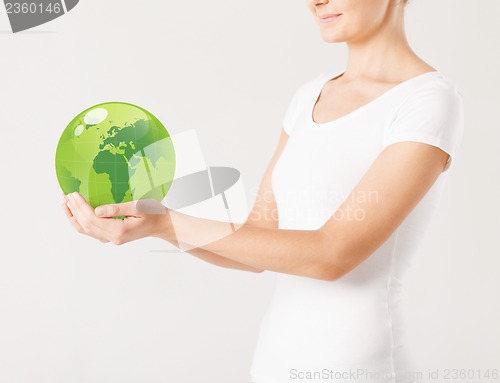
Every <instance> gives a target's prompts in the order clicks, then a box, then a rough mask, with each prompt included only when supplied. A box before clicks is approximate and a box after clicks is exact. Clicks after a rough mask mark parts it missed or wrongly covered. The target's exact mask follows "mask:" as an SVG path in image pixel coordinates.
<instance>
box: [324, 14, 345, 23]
mask: <svg viewBox="0 0 500 383" xmlns="http://www.w3.org/2000/svg"><path fill="white" fill-rule="evenodd" d="M341 15H342V13H339V14H335V15H324V16H320V18H319V22H320V23H322V24H326V23H331V22H332V21H335V20H337V19H338V18H339V16H341Z"/></svg>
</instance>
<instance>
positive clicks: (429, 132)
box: [384, 81, 464, 172]
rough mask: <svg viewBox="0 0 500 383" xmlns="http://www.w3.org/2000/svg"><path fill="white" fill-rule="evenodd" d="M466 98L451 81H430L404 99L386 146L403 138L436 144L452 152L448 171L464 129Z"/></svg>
mask: <svg viewBox="0 0 500 383" xmlns="http://www.w3.org/2000/svg"><path fill="white" fill-rule="evenodd" d="M463 114H464V112H463V98H462V95H461V94H460V92H458V90H457V89H456V88H455V86H454V85H453V84H451V83H449V82H447V81H443V82H435V83H430V84H427V85H425V86H423V87H422V88H420V89H419V90H418V91H416V92H414V93H413V94H411V95H410V96H409V97H408V98H407V99H406V100H404V101H403V103H402V105H401V107H400V108H399V110H398V113H397V115H396V118H395V120H394V121H393V122H392V124H390V126H389V128H388V130H387V131H386V133H385V137H384V147H386V146H388V145H390V144H393V143H395V142H400V141H417V142H423V143H426V144H430V145H433V146H436V147H438V148H440V149H442V150H444V151H445V152H446V153H448V154H449V157H448V162H447V163H446V165H445V167H444V169H443V172H445V171H447V170H448V169H449V168H450V166H451V164H452V163H453V159H454V158H455V154H456V152H457V149H458V148H459V147H460V145H461V142H462V137H463V131H464V117H463Z"/></svg>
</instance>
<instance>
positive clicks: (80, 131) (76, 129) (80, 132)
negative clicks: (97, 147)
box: [75, 125, 83, 136]
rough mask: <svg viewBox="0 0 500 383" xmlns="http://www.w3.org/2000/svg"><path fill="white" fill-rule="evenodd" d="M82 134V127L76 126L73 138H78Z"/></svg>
mask: <svg viewBox="0 0 500 383" xmlns="http://www.w3.org/2000/svg"><path fill="white" fill-rule="evenodd" d="M82 132H83V125H78V126H77V127H76V128H75V136H79V135H80V134H82Z"/></svg>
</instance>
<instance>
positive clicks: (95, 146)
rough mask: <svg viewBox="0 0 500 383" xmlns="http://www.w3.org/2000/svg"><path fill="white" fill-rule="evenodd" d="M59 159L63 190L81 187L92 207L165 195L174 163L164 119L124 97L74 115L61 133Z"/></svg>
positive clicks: (170, 180) (160, 197)
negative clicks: (119, 100)
mask: <svg viewBox="0 0 500 383" xmlns="http://www.w3.org/2000/svg"><path fill="white" fill-rule="evenodd" d="M55 163H56V174H57V179H58V181H59V185H60V186H61V189H62V191H63V193H64V194H68V193H72V192H75V191H77V192H79V193H80V194H81V195H82V196H83V197H84V198H85V199H86V200H87V201H88V202H89V204H90V205H91V206H92V207H94V208H95V207H97V206H99V205H104V204H109V203H122V202H128V201H133V200H141V199H156V200H158V201H161V200H162V199H163V198H164V197H165V196H166V194H167V193H168V190H169V188H170V186H171V184H172V180H173V178H174V173H175V164H176V163H175V151H174V147H173V144H172V140H171V138H170V135H169V133H168V131H167V129H166V128H165V127H164V126H163V124H162V123H161V122H160V121H159V120H158V119H157V118H156V117H155V116H154V115H152V114H151V113H150V112H148V111H147V110H145V109H143V108H141V107H138V106H136V105H132V104H128V103H123V102H108V103H103V104H99V105H95V106H93V107H91V108H88V109H87V110H85V111H83V112H82V113H80V114H79V115H78V116H76V117H75V118H74V119H73V120H72V121H71V122H70V123H69V124H68V126H67V127H66V129H65V130H64V131H63V133H62V135H61V138H60V140H59V144H58V146H57V151H56V160H55Z"/></svg>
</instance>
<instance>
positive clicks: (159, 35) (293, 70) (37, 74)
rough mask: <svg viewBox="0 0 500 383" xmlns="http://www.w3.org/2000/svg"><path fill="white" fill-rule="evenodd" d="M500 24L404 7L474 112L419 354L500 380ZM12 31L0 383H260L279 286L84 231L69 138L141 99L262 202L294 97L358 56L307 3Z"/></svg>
mask: <svg viewBox="0 0 500 383" xmlns="http://www.w3.org/2000/svg"><path fill="white" fill-rule="evenodd" d="M499 14H500V3H499V2H498V1H497V0H481V1H477V2H470V1H462V0H461V1H457V0H440V1H435V0H412V3H411V4H410V5H409V6H408V8H407V32H408V37H409V40H410V42H411V44H412V47H413V48H414V50H415V51H416V52H417V53H418V54H419V55H420V56H421V57H422V58H423V59H424V60H426V61H427V62H429V63H430V64H431V65H433V66H434V67H436V68H438V69H439V70H440V71H441V72H443V73H444V74H445V75H446V76H447V77H448V78H450V79H451V80H452V81H454V82H455V83H456V85H457V87H458V88H459V90H460V92H461V93H462V95H463V96H464V100H465V107H466V130H465V135H464V141H463V145H462V148H461V150H460V151H459V152H458V153H457V157H456V158H455V161H456V162H455V167H454V169H453V170H451V172H452V173H451V174H450V175H449V178H448V183H447V187H446V190H445V192H444V195H443V200H442V204H441V207H440V208H439V210H438V212H437V213H436V215H435V218H434V220H433V222H432V224H431V227H430V228H429V231H428V235H427V237H426V240H425V243H423V244H422V247H421V250H420V252H419V254H418V256H417V257H416V259H415V262H414V265H413V269H412V270H411V272H410V273H409V275H408V277H407V280H406V289H405V293H404V294H405V296H404V298H405V310H406V316H407V325H408V333H409V336H410V339H409V340H410V341H411V344H412V347H413V350H414V354H415V356H416V358H417V359H418V360H419V361H420V363H421V364H422V365H423V366H425V367H426V368H439V369H441V371H444V369H445V368H459V369H460V368H474V369H479V368H481V369H483V371H484V369H486V368H500V364H499V363H500V362H499V361H500V329H499V327H498V323H500V305H499V299H498V295H499V291H500V282H499V281H500V278H498V272H499V269H500V260H499V255H500V246H499V242H498V239H499V235H500V219H499V216H500V203H499V201H498V199H499V196H500V148H499V143H500V133H499V126H500V118H499V114H498V107H499V101H500V99H499V96H498V89H500V76H499V74H498V68H499V67H500V51H499V50H498V41H497V38H498V36H499V35H500V23H498V15H499ZM9 29H10V27H9V24H8V21H7V15H6V14H5V12H4V11H3V8H0V31H1V32H0V48H1V52H0V69H1V82H0V132H1V135H0V143H1V148H2V155H3V160H2V168H1V172H2V173H1V179H0V182H1V187H0V198H1V200H2V202H3V204H2V206H1V208H0V213H1V218H0V225H1V227H0V228H1V230H0V235H1V250H0V252H1V255H0V382H6V383H17V382H19V383H28V382H29V383H32V382H33V383H35V382H36V383H45V382H47V383H49V382H50V383H56V382H61V383H73V382H81V383H101V382H103V383H104V382H106V383H114V382H116V383H118V382H120V383H125V382H142V383H153V382H175V383H192V382H217V383H236V382H242V383H248V382H249V373H248V372H249V368H250V364H251V358H252V353H253V349H254V346H255V342H256V337H257V333H258V326H259V323H260V319H261V317H262V315H263V313H264V310H265V308H266V305H267V303H268V302H269V297H270V294H271V291H272V287H273V282H274V275H273V274H272V273H270V272H265V273H262V274H258V275H254V274H252V273H245V272H242V271H236V270H228V269H221V268H217V267H216V266H212V265H210V264H208V263H205V262H203V261H200V260H198V259H197V258H195V257H192V256H190V255H189V254H180V253H168V252H162V251H158V250H167V249H172V247H171V246H170V245H168V244H167V243H165V242H162V241H161V240H159V239H151V238H148V239H144V240H140V241H137V242H134V243H130V244H126V245H123V246H121V247H116V246H113V245H111V244H110V245H103V244H101V243H100V242H98V241H95V240H92V239H90V238H88V237H86V236H82V235H80V234H78V233H77V232H76V231H75V230H74V229H73V228H72V227H71V226H70V224H69V222H68V221H67V220H66V217H65V216H64V213H63V211H62V209H61V207H60V203H61V192H60V190H59V186H58V183H57V179H56V176H55V171H54V156H55V149H56V145H57V142H58V139H59V136H60V134H61V132H62V130H63V129H64V128H65V126H66V124H67V123H68V122H69V121H70V120H71V119H72V118H73V117H74V116H75V115H76V114H78V113H79V112H80V111H82V110H84V109H85V108H87V107H89V106H91V105H94V104H97V103H100V102H105V101H127V102H131V103H135V104H138V105H141V106H143V107H145V108H146V109H148V110H150V111H151V112H153V113H154V114H155V115H156V116H157V117H158V118H159V119H160V120H161V121H163V122H164V124H165V125H166V127H167V129H168V130H169V131H170V132H171V133H172V134H174V133H177V132H181V131H184V130H186V129H195V130H196V132H197V134H198V138H199V140H200V144H201V146H202V148H203V152H204V155H205V160H206V162H207V164H208V165H210V166H232V167H235V168H237V169H239V170H240V171H241V173H242V177H243V181H244V184H245V188H246V191H247V195H248V200H249V206H250V204H251V202H252V198H253V197H254V194H253V193H254V192H255V189H256V188H257V187H258V184H259V182H260V180H261V177H262V175H263V172H264V170H265V167H266V166H267V164H268V161H269V160H270V158H271V155H272V153H273V151H274V149H275V146H276V145H277V141H278V137H279V134H280V129H281V120H282V118H283V114H284V112H285V109H286V107H287V106H288V103H289V101H290V99H291V96H292V94H293V92H294V91H295V89H296V88H297V87H298V86H299V85H300V84H302V83H303V82H305V81H307V80H309V79H311V78H313V77H315V76H316V75H317V74H318V73H320V72H322V71H327V70H328V71H330V70H339V69H341V68H343V67H344V65H345V59H346V57H345V54H346V50H345V46H344V45H338V44H335V45H331V44H327V43H325V42H323V41H322V39H321V37H320V34H319V32H318V27H317V26H316V24H315V23H314V21H313V19H312V17H311V16H310V14H309V13H308V10H307V9H306V7H305V4H304V2H303V1H297V2H295V1H273V2H268V1H263V2H259V1H255V2H254V1H236V2H232V1H224V2H212V1H200V0H192V1H153V0H149V1H131V0H106V1H98V0H82V1H81V3H80V4H79V5H78V6H77V7H76V8H75V9H73V10H72V11H71V12H69V13H68V14H67V15H66V16H64V17H61V18H59V19H57V20H55V21H53V22H51V23H49V24H45V25H42V26H40V27H37V28H35V29H33V30H31V31H26V32H23V33H19V34H12V33H11V32H10V31H9ZM464 381H470V382H472V381H479V380H477V379H476V380H464ZM481 381H482V380H481ZM485 381H486V380H485ZM499 381H500V379H499Z"/></svg>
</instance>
